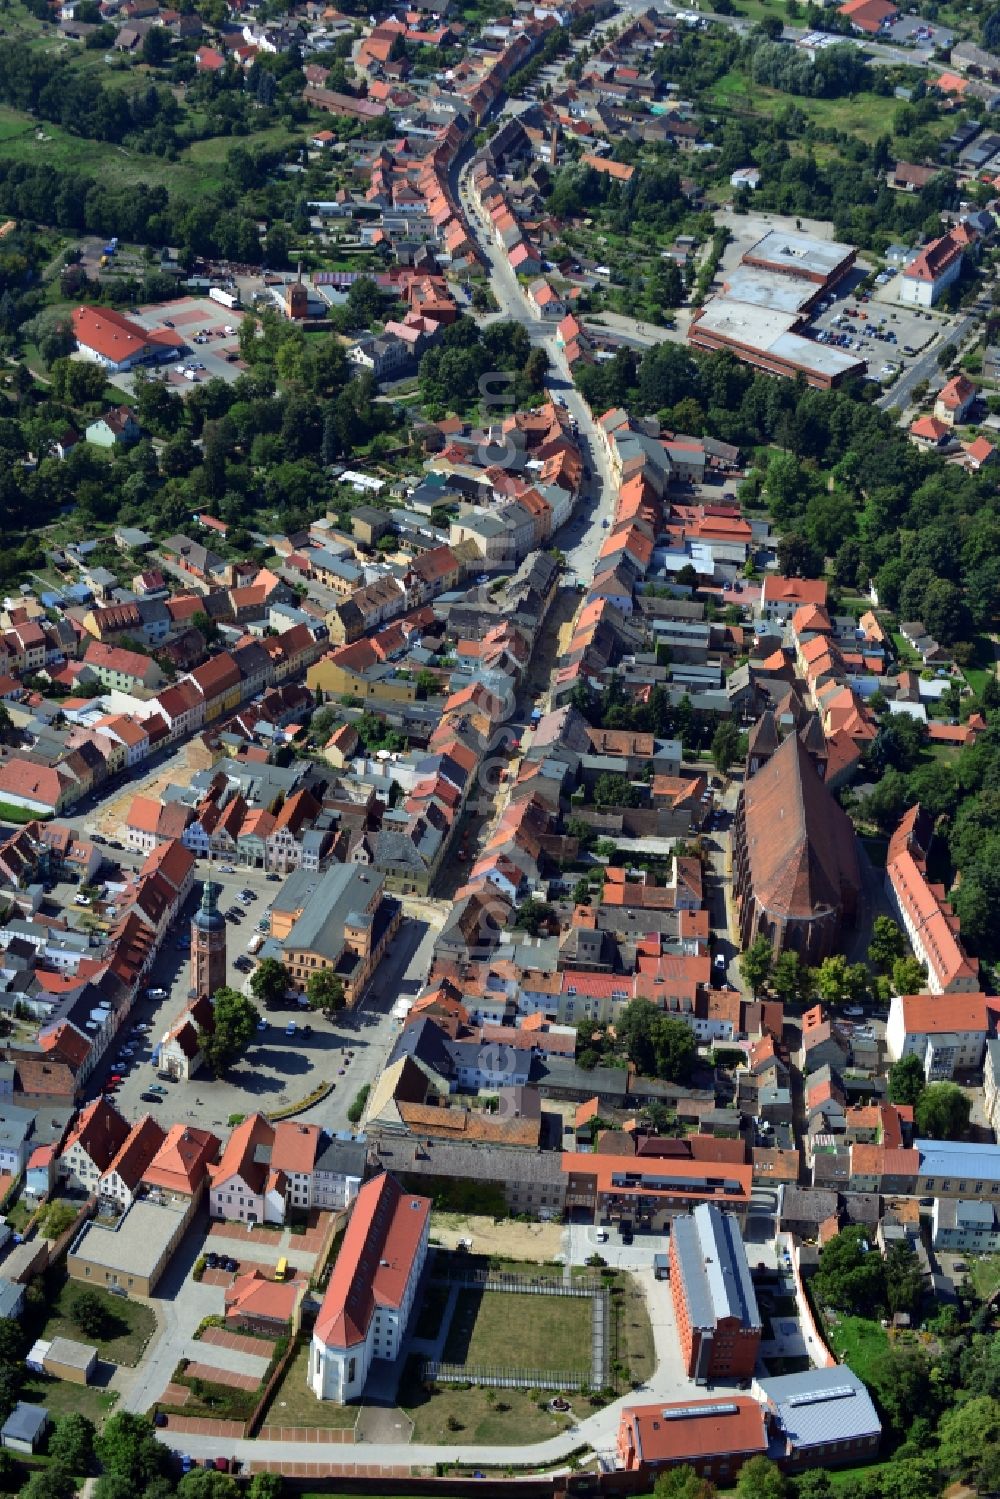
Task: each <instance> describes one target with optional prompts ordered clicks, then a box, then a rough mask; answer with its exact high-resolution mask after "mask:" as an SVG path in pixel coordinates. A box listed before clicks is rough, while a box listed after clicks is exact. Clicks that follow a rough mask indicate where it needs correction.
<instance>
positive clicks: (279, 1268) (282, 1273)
mask: <svg viewBox="0 0 1000 1499" xmlns="http://www.w3.org/2000/svg"><path fill="white" fill-rule="evenodd" d="M274 1278H275V1280H287V1279H288V1261H287V1259H286V1258H285V1257H284V1255H282V1257H281V1259H280V1260H279V1261H278V1263H277V1265H276V1266H275V1269H274Z"/></svg>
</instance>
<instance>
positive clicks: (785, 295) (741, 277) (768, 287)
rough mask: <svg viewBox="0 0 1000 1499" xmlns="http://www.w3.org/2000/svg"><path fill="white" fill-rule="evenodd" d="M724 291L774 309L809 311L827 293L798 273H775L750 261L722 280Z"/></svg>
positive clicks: (732, 297) (740, 299)
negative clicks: (761, 268) (795, 274)
mask: <svg viewBox="0 0 1000 1499" xmlns="http://www.w3.org/2000/svg"><path fill="white" fill-rule="evenodd" d="M722 291H723V295H724V296H726V297H728V298H730V299H731V300H732V301H734V302H747V303H749V304H750V305H751V306H753V307H760V308H762V309H765V308H766V309H768V310H770V311H772V312H788V313H791V312H794V313H800V312H808V311H810V310H811V309H812V307H813V306H814V305H815V304H816V302H817V301H818V300H819V298H820V297H822V295H823V288H822V287H821V286H815V285H813V283H812V282H811V281H804V280H801V279H800V278H798V277H797V276H773V275H771V273H770V272H769V271H763V270H757V269H755V268H754V267H753V266H750V265H746V264H744V265H738V266H737V267H736V269H735V270H733V271H730V273H729V275H728V276H727V277H726V279H725V281H724V282H723V284H722Z"/></svg>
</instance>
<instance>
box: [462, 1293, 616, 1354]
mask: <svg viewBox="0 0 1000 1499" xmlns="http://www.w3.org/2000/svg"><path fill="white" fill-rule="evenodd" d="M591 1308H592V1302H591V1299H590V1297H589V1296H586V1297H584V1296H520V1295H517V1294H516V1293H507V1292H505V1291H483V1292H480V1291H460V1292H459V1295H458V1300H457V1302H456V1304H455V1311H454V1314H453V1315H452V1319H451V1326H450V1328H449V1329H448V1338H447V1341H446V1343H445V1347H444V1361H445V1363H451V1364H469V1365H470V1366H472V1367H473V1368H482V1367H484V1366H486V1367H496V1366H498V1365H502V1366H504V1367H508V1368H514V1369H554V1370H558V1371H560V1372H561V1371H571V1372H574V1373H575V1372H587V1371H589V1369H590V1367H591V1316H592V1311H591Z"/></svg>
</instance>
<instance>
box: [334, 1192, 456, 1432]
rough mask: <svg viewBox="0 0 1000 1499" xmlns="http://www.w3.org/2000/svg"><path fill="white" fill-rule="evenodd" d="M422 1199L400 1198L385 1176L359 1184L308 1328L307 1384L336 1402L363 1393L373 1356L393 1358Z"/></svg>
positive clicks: (417, 1267)
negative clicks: (313, 1322) (319, 1303)
mask: <svg viewBox="0 0 1000 1499" xmlns="http://www.w3.org/2000/svg"><path fill="white" fill-rule="evenodd" d="M430 1215H431V1201H430V1198H429V1197H413V1196H410V1195H409V1194H408V1193H404V1191H403V1189H402V1187H401V1186H400V1185H399V1183H398V1182H397V1181H396V1179H395V1178H394V1177H392V1176H390V1175H389V1174H388V1173H387V1172H383V1173H382V1175H381V1176H377V1177H374V1178H373V1179H372V1180H371V1181H370V1182H366V1183H365V1185H364V1186H363V1187H362V1188H361V1191H360V1192H359V1193H358V1196H357V1199H356V1201H355V1203H354V1208H353V1210H352V1212H351V1217H350V1221H349V1223H348V1225H347V1231H346V1233H345V1234H344V1240H343V1243H342V1244H341V1247H340V1254H339V1255H338V1257H337V1262H336V1264H335V1265H334V1268H333V1274H332V1275H331V1277H330V1284H329V1286H328V1287H327V1291H326V1295H325V1296H324V1297H323V1305H322V1307H321V1308H320V1312H319V1316H318V1317H317V1319H316V1326H315V1328H314V1329H313V1336H312V1347H311V1349H310V1353H309V1374H308V1379H309V1387H310V1389H311V1390H312V1392H313V1394H314V1395H315V1396H316V1398H317V1399H318V1400H332V1401H335V1402H336V1403H337V1404H338V1405H344V1404H346V1403H347V1401H349V1400H354V1399H356V1398H358V1397H359V1396H360V1395H361V1394H362V1393H363V1392H364V1388H365V1382H366V1380H367V1378H368V1371H369V1369H370V1367H371V1363H372V1360H373V1359H376V1358H380V1359H394V1358H396V1357H397V1355H398V1353H399V1350H400V1347H401V1345H402V1341H403V1335H404V1334H405V1332H406V1327H407V1324H408V1322H409V1319H410V1313H411V1312H412V1310H413V1302H414V1297H415V1295H416V1289H417V1284H418V1282H419V1280H420V1272H421V1270H422V1269H423V1265H424V1260H425V1259H426V1257H427V1239H428V1234H429V1231H430Z"/></svg>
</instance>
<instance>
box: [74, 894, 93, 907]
mask: <svg viewBox="0 0 1000 1499" xmlns="http://www.w3.org/2000/svg"><path fill="white" fill-rule="evenodd" d="M90 903H91V901H90V896H89V895H80V894H79V893H78V894H76V895H74V897H73V904H74V905H75V906H89V905H90Z"/></svg>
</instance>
